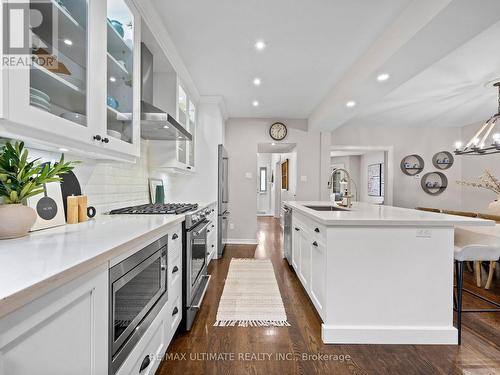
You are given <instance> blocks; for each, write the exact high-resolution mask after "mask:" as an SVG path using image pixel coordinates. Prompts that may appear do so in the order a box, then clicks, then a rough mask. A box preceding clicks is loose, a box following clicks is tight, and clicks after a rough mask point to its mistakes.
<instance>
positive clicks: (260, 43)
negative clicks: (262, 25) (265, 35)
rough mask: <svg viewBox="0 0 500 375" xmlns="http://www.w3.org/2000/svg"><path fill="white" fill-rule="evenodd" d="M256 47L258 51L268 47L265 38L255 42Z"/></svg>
mask: <svg viewBox="0 0 500 375" xmlns="http://www.w3.org/2000/svg"><path fill="white" fill-rule="evenodd" d="M254 47H255V49H256V50H257V51H262V50H263V49H264V48H266V43H264V41H263V40H258V41H256V42H255V44H254Z"/></svg>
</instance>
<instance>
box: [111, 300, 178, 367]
mask: <svg viewBox="0 0 500 375" xmlns="http://www.w3.org/2000/svg"><path fill="white" fill-rule="evenodd" d="M167 307H168V304H167V306H165V308H163V309H162V310H161V311H160V313H159V314H158V315H157V316H156V318H155V319H154V320H153V323H152V324H151V326H150V327H149V328H148V330H147V333H146V334H145V335H144V336H143V337H142V338H141V340H139V342H138V343H137V345H136V347H135V348H134V350H133V351H132V352H131V353H130V355H129V357H128V358H127V359H126V360H125V362H124V363H123V365H122V367H120V369H119V370H118V371H117V373H116V375H136V374H137V375H139V374H140V375H153V374H154V373H155V371H156V369H157V368H158V365H159V364H160V361H161V358H162V356H163V353H164V351H165V348H166V346H167V345H166V340H165V330H166V327H167V326H168V325H169V317H170V314H169V312H168V308H167ZM141 368H142V371H141Z"/></svg>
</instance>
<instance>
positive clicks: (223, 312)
mask: <svg viewBox="0 0 500 375" xmlns="http://www.w3.org/2000/svg"><path fill="white" fill-rule="evenodd" d="M214 326H218V327H234V326H238V327H269V326H274V327H285V326H290V324H289V323H288V321H287V317H286V312H285V307H284V306H283V300H282V299H281V294H280V290H279V288H278V283H277V281H276V276H274V269H273V265H272V263H271V261H270V260H269V259H252V258H234V259H232V260H231V263H230V264H229V271H228V274H227V278H226V283H225V285H224V290H223V292H222V297H221V300H220V302H219V309H218V310H217V320H216V322H215V324H214Z"/></svg>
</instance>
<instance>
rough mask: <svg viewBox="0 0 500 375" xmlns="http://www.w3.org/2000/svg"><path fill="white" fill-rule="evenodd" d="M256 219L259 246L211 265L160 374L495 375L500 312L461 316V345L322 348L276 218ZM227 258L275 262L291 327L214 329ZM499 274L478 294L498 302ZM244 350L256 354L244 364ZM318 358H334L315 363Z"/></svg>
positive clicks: (229, 252)
mask: <svg viewBox="0 0 500 375" xmlns="http://www.w3.org/2000/svg"><path fill="white" fill-rule="evenodd" d="M258 222H259V225H258V242H259V244H258V245H257V246H247V245H244V246H243V245H242V246H234V245H233V246H228V247H227V248H226V251H225V254H224V257H223V258H222V259H220V260H216V261H213V262H212V263H211V264H210V267H209V273H211V274H212V279H211V283H210V286H209V288H208V290H207V294H206V296H205V300H204V302H203V305H202V308H201V310H200V312H199V314H198V317H197V319H196V322H195V324H194V326H193V329H192V331H191V332H190V333H187V334H186V333H181V334H177V335H176V337H175V338H174V340H173V341H172V343H171V345H170V347H169V350H168V354H167V356H168V357H167V360H163V362H162V363H161V365H160V367H159V369H158V371H157V374H158V375H167V374H182V375H194V374H217V375H219V374H254V375H256V374H267V375H274V374H280V375H285V374H286V375H288V374H306V375H309V374H333V373H335V374H370V375H371V374H384V375H385V374H404V375H410V374H500V313H496V314H492V313H481V314H476V313H474V314H465V315H464V317H463V336H462V345H461V346H460V347H458V346H440V345H425V346H415V345H324V344H323V343H322V342H321V331H320V327H321V321H320V319H319V317H318V316H317V314H316V312H315V310H314V308H313V306H312V304H311V303H310V302H309V300H308V297H307V295H306V293H305V292H304V290H303V289H302V287H301V285H300V283H299V281H298V279H297V277H296V276H295V273H294V272H293V271H292V269H291V268H290V267H289V266H288V263H287V262H286V261H285V260H283V258H282V250H281V249H282V235H281V229H280V226H279V222H278V221H277V220H275V219H273V218H259V219H258ZM232 257H235V258H270V259H271V260H272V262H273V266H274V270H275V274H276V278H277V280H278V285H279V288H280V291H281V295H282V298H283V302H284V305H285V309H286V313H287V315H288V321H289V322H290V323H291V327H280V328H272V327H259V328H255V327H252V328H241V327H213V323H214V321H215V316H216V313H217V307H218V302H219V299H220V296H221V294H222V290H223V288H224V280H225V277H226V274H227V271H228V266H229V262H230V260H231V258H232ZM498 276H499V275H498V273H497V277H496V279H495V280H494V283H493V287H492V289H491V290H490V291H488V292H485V291H484V290H481V293H484V294H486V295H488V297H491V298H494V299H495V300H497V301H500V281H499V280H500V277H498ZM353 277H354V275H353ZM465 283H466V286H467V288H470V289H476V290H477V288H475V286H474V280H473V276H472V274H469V273H467V275H466V280H465ZM409 292H410V291H409ZM464 298H465V300H464V307H470V306H476V307H484V306H485V305H484V304H483V303H481V302H478V301H477V300H475V299H472V298H471V297H469V296H467V295H465V296H464ZM367 308H369V307H368V306H367ZM246 353H249V354H248V355H251V354H255V355H260V357H258V358H257V357H255V358H251V357H250V358H248V359H249V360H246V359H247V358H245V357H244V356H245V355H247V354H246ZM317 354H324V355H332V356H331V357H329V358H325V357H322V358H314V357H313V356H314V355H317ZM269 355H270V358H269ZM280 355H282V356H283V358H281V357H279V356H280ZM303 355H304V356H306V355H310V356H311V357H308V358H306V357H302V356H303ZM335 355H336V356H337V357H334V356H335ZM183 356H185V357H183ZM207 356H211V357H210V358H207Z"/></svg>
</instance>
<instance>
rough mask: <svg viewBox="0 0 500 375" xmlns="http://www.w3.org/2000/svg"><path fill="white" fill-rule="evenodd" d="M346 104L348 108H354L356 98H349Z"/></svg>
mask: <svg viewBox="0 0 500 375" xmlns="http://www.w3.org/2000/svg"><path fill="white" fill-rule="evenodd" d="M345 106H346V107H347V108H352V107H355V106H356V102H355V101H354V100H349V101H348V102H347V103H345Z"/></svg>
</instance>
